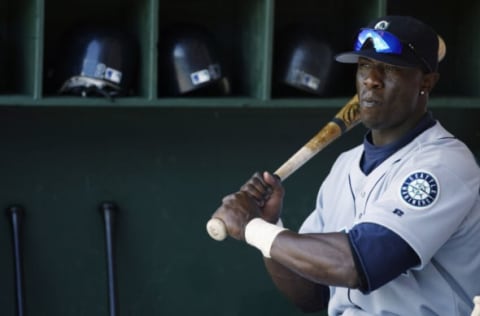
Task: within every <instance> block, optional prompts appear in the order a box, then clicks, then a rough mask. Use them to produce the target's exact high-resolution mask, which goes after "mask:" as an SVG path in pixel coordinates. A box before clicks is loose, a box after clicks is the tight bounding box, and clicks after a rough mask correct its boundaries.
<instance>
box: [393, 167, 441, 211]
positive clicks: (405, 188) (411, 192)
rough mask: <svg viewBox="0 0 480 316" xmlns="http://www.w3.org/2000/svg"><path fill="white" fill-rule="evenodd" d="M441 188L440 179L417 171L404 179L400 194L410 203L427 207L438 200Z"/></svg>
mask: <svg viewBox="0 0 480 316" xmlns="http://www.w3.org/2000/svg"><path fill="white" fill-rule="evenodd" d="M439 189H440V188H439V186H438V181H437V179H435V177H434V176H433V175H431V174H430V173H428V172H424V171H417V172H414V173H412V174H410V175H409V176H408V177H407V178H406V179H405V181H403V184H402V187H401V190H400V194H401V196H402V199H403V200H404V201H405V202H407V204H408V205H410V206H413V207H416V208H425V207H427V206H430V205H432V204H433V203H434V202H435V201H436V199H437V197H438V193H439Z"/></svg>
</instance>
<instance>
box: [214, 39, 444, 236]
mask: <svg viewBox="0 0 480 316" xmlns="http://www.w3.org/2000/svg"><path fill="white" fill-rule="evenodd" d="M437 36H438V61H439V62H440V61H442V60H443V59H444V58H445V55H446V53H447V46H446V44H445V41H444V40H443V38H442V37H441V36H440V35H437ZM359 109H360V105H359V100H358V95H355V96H353V98H351V99H350V101H348V102H347V104H345V105H344V106H343V107H342V108H341V109H340V111H339V112H338V113H337V114H336V115H335V117H334V118H333V119H332V120H331V121H330V122H328V123H327V124H326V125H325V126H324V127H322V129H321V130H320V131H319V132H318V133H317V134H316V135H315V136H314V137H313V138H312V139H310V140H309V141H308V142H307V143H306V144H305V145H303V147H301V148H300V149H299V150H298V151H297V152H296V153H295V154H293V156H291V157H290V158H289V159H288V160H287V161H286V162H285V163H284V164H283V165H282V166H280V168H278V169H277V171H275V174H276V175H277V176H278V177H279V178H280V180H281V181H283V180H285V179H286V178H288V177H289V176H290V175H291V174H292V173H293V172H295V171H296V170H297V169H298V168H300V167H301V166H303V165H304V164H305V163H306V162H307V161H309V160H310V159H311V158H312V157H313V156H315V155H316V154H317V153H319V152H320V151H321V150H322V149H323V148H325V147H326V146H328V145H329V144H330V143H331V142H332V141H334V140H335V139H337V138H338V137H340V136H341V135H343V134H344V133H346V132H348V131H349V130H350V129H352V128H353V127H354V126H356V125H357V124H358V123H359V122H360V115H359ZM207 232H208V234H209V235H210V237H212V238H213V239H215V240H218V241H221V240H224V239H225V238H226V237H227V228H226V226H225V223H224V222H223V221H222V220H221V219H219V218H215V217H214V218H211V219H210V220H209V221H208V222H207Z"/></svg>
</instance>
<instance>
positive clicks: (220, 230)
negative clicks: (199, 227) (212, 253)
mask: <svg viewBox="0 0 480 316" xmlns="http://www.w3.org/2000/svg"><path fill="white" fill-rule="evenodd" d="M207 232H208V234H209V235H210V237H212V238H213V239H215V240H218V241H222V240H224V239H225V238H227V235H228V234H227V226H225V223H224V222H223V221H222V220H221V219H219V218H215V217H214V218H212V219H210V220H209V221H208V222H207Z"/></svg>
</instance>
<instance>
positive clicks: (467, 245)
mask: <svg viewBox="0 0 480 316" xmlns="http://www.w3.org/2000/svg"><path fill="white" fill-rule="evenodd" d="M362 151H363V146H358V147H356V148H354V149H352V150H350V151H348V152H345V153H343V154H342V155H341V156H340V157H339V158H338V159H337V161H336V162H335V164H334V165H333V167H332V170H331V171H330V173H329V175H328V176H327V177H326V179H325V181H324V183H323V184H322V186H321V188H320V190H319V193H318V196H317V202H316V209H315V210H314V211H313V212H312V213H311V214H310V215H309V217H307V219H306V220H305V221H304V223H303V225H302V227H301V228H300V233H318V232H334V231H343V230H346V231H348V230H350V229H351V228H352V227H354V226H355V225H356V224H359V223H375V224H379V225H382V226H384V227H386V228H388V229H390V230H391V231H393V232H395V233H396V234H398V235H399V236H400V237H401V238H402V239H403V240H404V241H405V242H407V243H408V244H409V245H410V247H412V249H413V250H414V251H415V252H416V254H417V255H418V257H419V259H420V264H419V265H418V266H416V267H414V268H413V269H410V270H408V271H407V272H406V273H403V274H401V275H400V276H398V277H396V278H395V279H394V280H392V281H390V282H388V283H387V284H385V285H383V286H381V287H379V288H378V289H376V290H374V291H372V292H371V293H369V294H363V293H362V292H360V291H359V290H353V289H347V288H342V287H330V303H329V308H328V313H329V315H343V316H347V315H446V316H447V315H448V316H453V315H470V312H471V310H472V307H473V305H472V298H473V297H474V296H475V295H478V294H479V293H480V168H479V167H478V165H477V164H476V162H475V159H474V157H473V155H472V153H471V152H470V150H469V149H468V148H467V147H466V146H465V145H464V144H463V143H462V142H461V141H459V140H458V139H455V138H454V137H453V136H452V135H451V134H450V133H449V132H448V131H446V130H445V129H444V128H443V127H442V126H441V125H440V123H438V122H437V124H436V125H434V126H433V127H431V128H429V129H427V130H426V131H424V132H423V133H422V134H420V135H419V136H417V137H416V138H415V139H414V140H413V141H412V142H410V143H409V144H407V145H406V146H404V147H403V148H401V149H400V150H399V151H397V152H396V153H394V154H393V155H392V156H390V157H389V158H387V160H385V161H384V162H383V163H382V164H381V165H380V166H378V167H377V168H376V169H374V170H373V171H372V172H371V173H370V174H369V175H368V176H366V175H365V174H364V173H363V172H362V171H361V169H360V158H361V156H362ZM380 260H381V258H380Z"/></svg>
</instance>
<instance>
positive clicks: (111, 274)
mask: <svg viewBox="0 0 480 316" xmlns="http://www.w3.org/2000/svg"><path fill="white" fill-rule="evenodd" d="M117 210H118V208H117V206H116V204H115V203H113V202H103V203H101V205H100V212H101V213H102V215H103V219H104V222H105V248H106V253H107V274H108V304H109V309H110V314H109V315H110V316H115V315H117V288H116V280H115V247H114V223H115V213H116V212H117Z"/></svg>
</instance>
